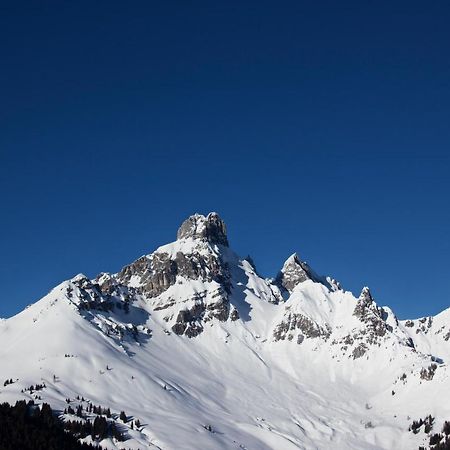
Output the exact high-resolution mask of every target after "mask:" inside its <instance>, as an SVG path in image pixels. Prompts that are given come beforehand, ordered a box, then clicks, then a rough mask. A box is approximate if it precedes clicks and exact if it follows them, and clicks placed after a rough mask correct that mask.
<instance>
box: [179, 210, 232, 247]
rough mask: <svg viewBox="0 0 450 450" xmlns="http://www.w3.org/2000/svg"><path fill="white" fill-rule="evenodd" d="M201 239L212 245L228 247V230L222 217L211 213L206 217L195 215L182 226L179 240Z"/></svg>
mask: <svg viewBox="0 0 450 450" xmlns="http://www.w3.org/2000/svg"><path fill="white" fill-rule="evenodd" d="M187 238H191V239H201V240H204V241H208V242H210V243H211V244H220V245H224V246H225V247H228V239H227V230H226V227H225V223H224V222H223V220H222V219H221V218H220V216H219V215H218V214H217V213H215V212H211V213H209V214H208V215H207V216H206V217H205V216H203V215H202V214H194V215H193V216H190V217H188V218H187V219H186V220H185V221H184V222H183V223H182V224H181V226H180V228H179V229H178V233H177V239H187Z"/></svg>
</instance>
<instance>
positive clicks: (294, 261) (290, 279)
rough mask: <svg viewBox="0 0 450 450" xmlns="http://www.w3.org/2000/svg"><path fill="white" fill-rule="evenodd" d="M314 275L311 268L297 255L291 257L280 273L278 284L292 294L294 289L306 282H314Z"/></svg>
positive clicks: (277, 279)
mask: <svg viewBox="0 0 450 450" xmlns="http://www.w3.org/2000/svg"><path fill="white" fill-rule="evenodd" d="M312 279H313V275H312V272H311V269H310V267H309V266H308V264H306V263H305V262H303V261H301V260H300V258H299V257H298V256H297V254H296V253H294V254H293V255H291V256H290V257H289V258H288V259H287V260H286V262H285V263H284V265H283V268H282V269H281V271H280V272H279V273H278V275H277V278H276V282H277V284H278V285H279V286H280V287H283V288H284V289H286V290H287V291H288V292H292V291H293V290H294V288H295V287H296V286H297V285H298V284H300V283H303V282H304V281H306V280H312Z"/></svg>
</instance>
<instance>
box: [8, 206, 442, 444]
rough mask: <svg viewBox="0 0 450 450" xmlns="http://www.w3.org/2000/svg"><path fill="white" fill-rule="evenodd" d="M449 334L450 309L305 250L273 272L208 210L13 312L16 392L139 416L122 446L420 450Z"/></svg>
mask: <svg viewBox="0 0 450 450" xmlns="http://www.w3.org/2000/svg"><path fill="white" fill-rule="evenodd" d="M449 339H450V309H449V310H446V311H444V312H443V313H441V314H439V315H437V316H435V317H429V318H424V319H419V320H414V321H399V320H398V319H397V318H396V316H395V314H394V313H393V312H392V311H391V309H390V308H388V307H380V306H378V305H377V303H376V301H375V300H374V298H373V297H372V294H371V292H370V290H369V289H368V288H364V289H363V290H362V292H361V294H360V296H359V297H355V296H353V294H352V293H351V292H348V291H345V290H343V289H342V287H341V286H340V284H339V283H338V282H337V281H335V280H333V279H331V278H330V277H327V278H325V277H322V276H319V275H318V274H316V273H315V272H314V271H313V269H311V268H310V267H309V265H308V264H306V263H305V262H304V261H302V260H301V259H300V258H299V256H298V255H297V254H293V255H291V256H290V257H289V258H288V259H287V260H286V262H285V264H284V265H283V267H282V269H281V270H280V273H279V274H278V276H277V277H276V278H275V279H265V278H262V277H261V276H260V275H259V274H258V273H257V271H256V268H255V264H254V263H253V261H251V260H249V259H248V258H245V259H243V258H240V257H239V256H238V255H237V254H236V253H235V252H233V250H232V249H231V248H230V245H229V241H228V237H227V233H226V226H225V224H224V222H223V221H222V219H221V218H220V217H219V215H218V214H217V213H210V214H208V215H206V216H204V215H201V214H195V215H193V216H191V217H189V218H188V219H186V220H185V221H184V222H183V224H182V225H181V227H180V229H179V230H178V233H177V240H176V241H174V242H173V243H170V244H167V245H163V246H161V247H159V248H158V249H157V250H156V251H154V252H153V253H150V254H146V255H144V256H142V257H140V258H138V259H137V260H136V261H134V262H132V263H131V264H128V265H126V266H125V267H124V268H123V269H122V270H120V271H119V272H118V273H115V274H109V273H101V274H99V275H98V276H97V277H96V278H95V279H93V280H90V279H88V277H86V276H85V275H83V274H78V275H77V276H75V277H74V278H72V279H71V280H68V281H65V282H63V283H61V284H60V285H58V286H57V287H55V288H54V289H53V290H52V291H51V292H50V293H49V294H48V295H47V296H45V297H44V298H43V299H41V300H40V301H39V302H37V303H35V304H34V305H32V306H31V307H30V308H28V309H26V310H24V311H22V312H21V313H19V314H18V315H16V316H15V317H12V318H10V319H7V320H5V321H2V322H0V342H1V343H2V345H1V346H0V361H2V364H0V377H1V376H3V377H4V379H5V380H11V379H12V380H13V381H14V382H13V383H8V384H7V385H5V386H4V387H3V389H1V390H0V401H15V400H16V399H19V398H26V399H30V398H33V399H34V400H35V401H41V400H42V401H47V402H48V403H50V404H51V405H52V406H53V407H54V408H56V409H59V410H60V411H62V412H63V411H64V409H66V408H67V402H66V399H72V400H73V404H72V403H71V405H73V406H72V407H73V408H79V407H80V405H81V407H82V411H84V412H83V413H82V415H83V414H84V420H87V419H89V418H92V417H91V416H92V411H87V410H86V407H87V405H86V404H85V403H83V402H82V401H81V400H79V401H78V400H76V399H77V397H79V398H84V399H90V400H91V401H92V402H93V403H94V404H99V405H102V406H103V407H104V408H110V410H111V411H117V413H118V412H120V411H126V412H127V414H128V415H129V416H130V417H134V418H138V419H139V421H140V424H142V426H139V427H137V428H136V427H134V428H133V429H132V428H131V421H129V422H126V423H124V422H123V421H122V422H121V423H118V427H119V428H120V429H121V430H122V431H123V433H124V436H126V445H124V444H123V443H122V442H121V441H119V440H117V439H116V438H115V437H114V436H112V435H110V436H108V437H106V438H105V437H104V436H103V437H102V439H100V438H99V439H97V441H98V442H100V441H101V445H102V446H104V447H107V448H122V447H123V446H125V447H126V448H134V449H137V448H141V449H143V448H153V447H156V448H163V449H176V448H185V449H191V448H192V449H194V448H195V449H197V448H199V447H202V448H211V449H215V448H218V449H219V448H221V449H222V448H226V449H228V448H230V449H231V448H233V449H234V448H249V449H250V448H252V449H253V448H258V449H272V448H283V449H285V448H286V449H290V448H323V449H327V448H330V447H335V448H349V449H352V448H354V449H375V448H377V449H380V448H385V449H388V448H408V449H409V448H414V447H418V446H419V445H422V444H423V443H425V441H426V436H425V435H424V434H423V433H422V434H420V433H418V434H415V433H411V432H409V431H408V427H409V426H410V424H411V419H410V418H411V417H414V418H420V417H425V416H426V415H428V414H430V413H433V414H434V415H435V416H436V424H437V425H439V424H440V423H441V422H442V423H443V421H444V420H445V419H448V418H449V417H450V407H449V406H448V405H447V404H446V403H445V402H440V401H439V399H440V396H439V395H438V393H439V392H444V391H445V390H446V389H447V390H448V389H449V388H450V381H449V379H450V377H449V371H448V360H449V358H450V351H449V347H450V341H449ZM0 380H1V378H0ZM42 381H45V386H46V388H45V389H43V390H41V391H39V393H36V392H33V393H31V392H30V391H29V390H26V389H27V387H29V386H30V385H33V384H36V383H41V382H42ZM37 397H39V398H37ZM405 412H406V413H405ZM408 416H409V418H408ZM63 417H65V418H67V420H69V418H70V417H71V416H70V414H69V413H67V414H63ZM133 423H134V422H133ZM88 441H89V439H88Z"/></svg>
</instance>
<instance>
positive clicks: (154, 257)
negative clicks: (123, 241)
mask: <svg viewBox="0 0 450 450" xmlns="http://www.w3.org/2000/svg"><path fill="white" fill-rule="evenodd" d="M223 247H228V239H227V236H226V227H225V224H224V222H223V221H222V219H221V218H220V217H219V216H218V214H216V213H210V214H208V215H207V216H206V217H205V216H203V215H200V214H194V215H193V216H190V217H189V218H188V219H186V220H185V221H184V222H183V223H182V225H181V226H180V228H179V230H178V233H177V241H176V242H175V243H174V244H171V245H169V246H165V247H161V248H160V249H158V250H157V251H155V252H154V253H152V254H150V255H145V256H142V257H141V258H139V259H137V260H136V261H135V262H133V263H132V264H130V265H128V266H126V267H124V268H123V269H122V270H121V271H120V272H119V273H118V274H117V280H118V282H119V283H121V284H124V285H128V286H133V287H135V288H136V290H137V292H138V293H139V294H140V295H142V296H143V297H144V298H146V299H148V300H152V299H155V300H154V305H155V309H156V310H158V311H161V310H166V311H167V313H166V316H165V317H164V320H165V321H166V322H169V323H172V327H171V328H172V331H173V332H174V333H176V334H178V335H181V334H185V335H186V336H188V337H195V336H197V335H198V334H200V333H201V332H202V331H203V324H204V323H205V322H207V321H209V320H213V319H216V320H219V321H226V320H228V319H229V318H230V319H232V320H236V318H237V317H238V313H237V311H235V310H232V309H231V308H230V304H229V296H230V293H231V282H230V279H231V275H230V270H229V267H228V264H227V262H225V261H224V259H223V255H222V250H221V248H223ZM189 281H195V282H197V283H199V286H201V288H200V287H198V288H196V289H195V291H194V292H192V290H191V288H190V287H189V286H187V287H186V289H185V290H181V291H180V289H178V291H177V294H176V295H175V293H174V294H171V292H172V291H171V288H173V289H175V288H176V287H179V286H183V285H185V284H189ZM162 294H164V295H162ZM231 313H232V316H230V314H231Z"/></svg>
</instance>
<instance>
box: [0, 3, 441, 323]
mask: <svg viewBox="0 0 450 450" xmlns="http://www.w3.org/2000/svg"><path fill="white" fill-rule="evenodd" d="M449 23H450V6H449V3H448V2H443V1H435V2H423V1H421V2H416V1H408V2H406V1H405V2H401V1H400V2H387V1H385V2H384V1H382V2H364V1H362V2H361V1H353V2H336V1H330V2H328V1H323V2H322V1H318V2H306V1H292V2H289V1H286V2H283V1H281V2H266V1H260V2H255V1H249V2H247V1H236V2H234V1H226V2H225V1H223V2H222V1H218V2H211V1H204V2H198V1H192V2H187V1H178V2H175V1H165V2H155V1H133V2H123V1H120V2H118V1H95V2H92V1H89V2H85V1H81V2H54V3H52V2H40V1H39V2H38V1H36V2H32V1H31V2H21V1H17V2H9V4H7V3H6V2H2V3H1V6H0V49H1V62H0V64H1V67H0V186H1V192H2V196H1V211H2V214H1V220H0V244H1V247H0V252H1V270H0V286H1V294H0V295H1V298H0V316H2V317H7V316H10V315H12V314H14V313H16V312H18V311H19V310H21V309H22V308H23V307H24V306H25V305H27V304H29V303H31V302H34V301H36V300H37V299H39V298H40V297H41V296H42V295H44V294H45V293H46V292H47V291H48V290H50V289H51V288H52V287H53V286H54V285H56V284H57V283H59V282H61V281H62V280H64V279H67V278H69V277H71V276H73V275H75V274H77V273H78V272H83V273H86V274H87V275H88V276H95V275H96V274H97V273H98V272H100V271H113V272H115V271H117V270H119V269H120V268H121V267H122V266H123V265H125V264H127V263H129V262H131V261H133V260H134V259H135V258H137V257H138V256H140V255H141V254H144V253H149V252H150V251H152V250H153V249H154V248H155V247H157V246H159V245H162V244H164V243H166V242H170V241H172V240H173V239H174V237H175V233H176V230H177V227H178V225H179V223H180V222H181V221H182V220H183V219H184V218H185V217H186V216H188V215H190V214H191V213H194V212H202V213H206V212H208V211H211V210H215V211H218V212H219V213H220V214H221V215H222V217H223V218H224V220H225V221H226V223H227V225H228V229H229V238H230V242H231V245H232V247H233V248H234V249H235V250H236V251H237V252H238V253H240V254H241V255H243V256H245V255H247V254H250V255H251V256H252V257H253V259H254V260H255V262H256V265H257V267H258V269H259V271H260V272H261V273H262V274H264V275H266V276H273V275H275V274H276V272H277V270H278V269H279V268H280V267H281V265H282V263H283V261H284V260H285V259H286V258H287V257H288V256H289V255H290V254H291V253H292V252H294V251H297V252H298V253H299V254H300V256H301V257H302V258H303V259H306V260H307V261H308V262H309V263H310V264H311V265H312V266H313V267H314V268H315V269H316V271H318V272H319V273H323V274H330V275H332V276H334V277H335V278H337V279H339V280H340V281H341V283H342V284H343V286H344V287H345V288H347V289H349V290H352V291H354V292H355V293H356V294H358V293H359V291H360V289H361V288H362V287H363V286H364V285H369V286H370V287H371V289H372V292H373V294H374V296H375V298H376V299H377V301H378V302H379V303H381V304H387V305H390V306H391V307H392V308H393V309H394V311H395V312H396V313H397V314H398V315H399V317H401V318H406V317H416V316H420V315H426V314H434V313H437V312H438V311H440V310H442V309H444V308H446V307H449V306H450V294H449V291H448V281H449V280H450V263H449V260H450V242H449V229H450V208H449V204H450V201H449V194H450V58H449V55H450V27H449Z"/></svg>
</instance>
